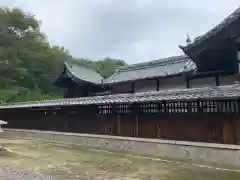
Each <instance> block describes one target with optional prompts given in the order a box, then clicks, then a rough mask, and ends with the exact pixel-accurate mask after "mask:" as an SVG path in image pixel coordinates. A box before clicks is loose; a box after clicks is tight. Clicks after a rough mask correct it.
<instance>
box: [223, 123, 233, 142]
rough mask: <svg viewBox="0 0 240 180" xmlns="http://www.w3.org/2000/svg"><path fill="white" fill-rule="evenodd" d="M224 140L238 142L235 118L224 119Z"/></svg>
mask: <svg viewBox="0 0 240 180" xmlns="http://www.w3.org/2000/svg"><path fill="white" fill-rule="evenodd" d="M223 142H224V143H235V142H236V133H235V124H234V119H224V120H223Z"/></svg>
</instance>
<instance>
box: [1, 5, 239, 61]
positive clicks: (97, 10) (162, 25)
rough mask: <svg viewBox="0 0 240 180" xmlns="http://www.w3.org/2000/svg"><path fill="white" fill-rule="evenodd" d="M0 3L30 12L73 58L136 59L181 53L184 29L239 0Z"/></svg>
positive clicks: (201, 29)
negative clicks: (180, 46) (180, 47)
mask: <svg viewBox="0 0 240 180" xmlns="http://www.w3.org/2000/svg"><path fill="white" fill-rule="evenodd" d="M180 2H181V3H180ZM0 5H7V6H11V7H13V6H14V5H16V6H18V7H21V8H23V9H24V10H26V11H29V12H32V13H34V14H35V15H36V17H37V18H38V19H40V20H42V21H43V25H42V30H43V31H44V32H45V33H46V34H47V35H48V39H49V40H50V42H52V43H53V44H60V45H64V46H65V47H66V48H67V49H69V51H70V52H71V53H72V54H73V55H74V56H75V57H79V58H80V57H82V58H89V59H100V58H104V57H113V58H121V59H124V60H126V61H127V62H128V63H136V62H142V61H148V60H153V59H157V58H160V57H165V56H172V55H178V54H181V53H182V52H181V51H180V49H179V48H178V45H179V44H185V38H186V37H185V35H186V34H187V33H188V34H189V35H190V36H192V37H195V36H199V35H201V34H203V33H205V32H206V31H207V30H209V29H210V28H212V27H213V26H214V25H216V24H218V23H219V22H220V21H221V20H222V19H223V18H225V17H226V16H228V15H229V14H230V13H231V12H232V11H234V10H235V9H236V8H237V7H238V6H239V1H238V0H229V1H225V0H222V1H220V0H211V1H209V0H202V1H192V0H182V1H177V0H165V1H163V0H121V1H119V0H101V1H96V0H81V1H80V0H58V1H56V0H34V1H32V0H1V2H0Z"/></svg>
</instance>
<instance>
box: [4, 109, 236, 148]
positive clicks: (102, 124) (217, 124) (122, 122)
mask: <svg viewBox="0 0 240 180" xmlns="http://www.w3.org/2000/svg"><path fill="white" fill-rule="evenodd" d="M108 111H109V112H111V113H109V112H108V113H106V112H107V111H106V110H104V111H103V110H102V109H101V108H100V109H99V108H98V107H97V106H80V107H62V108H60V109H51V108H49V109H6V110H2V111H1V119H3V120H6V121H8V124H7V125H6V126H5V127H8V128H18V129H37V130H50V131H62V132H74V133H90V134H107V135H119V136H132V137H133V136H136V137H142V138H159V139H170V140H183V141H202V142H214V143H233V144H240V115H238V114H221V113H182V114H181V113H179V114H177V113H172V114H169V113H165V114H164V113H156V114H154V113H136V112H134V111H133V110H129V111H128V112H125V113H124V109H120V111H115V112H114V111H113V110H108Z"/></svg>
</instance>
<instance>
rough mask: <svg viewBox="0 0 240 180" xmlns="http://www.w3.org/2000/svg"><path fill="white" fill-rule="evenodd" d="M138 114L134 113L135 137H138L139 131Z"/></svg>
mask: <svg viewBox="0 0 240 180" xmlns="http://www.w3.org/2000/svg"><path fill="white" fill-rule="evenodd" d="M138 128H139V127H138V115H136V124H135V136H136V137H138V132H139V130H138Z"/></svg>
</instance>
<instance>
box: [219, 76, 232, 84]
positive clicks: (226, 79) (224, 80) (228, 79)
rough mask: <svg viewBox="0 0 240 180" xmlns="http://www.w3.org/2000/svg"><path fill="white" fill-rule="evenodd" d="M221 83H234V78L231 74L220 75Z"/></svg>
mask: <svg viewBox="0 0 240 180" xmlns="http://www.w3.org/2000/svg"><path fill="white" fill-rule="evenodd" d="M219 84H220V86H222V85H231V84H234V78H233V76H231V75H229V76H221V77H219Z"/></svg>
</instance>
